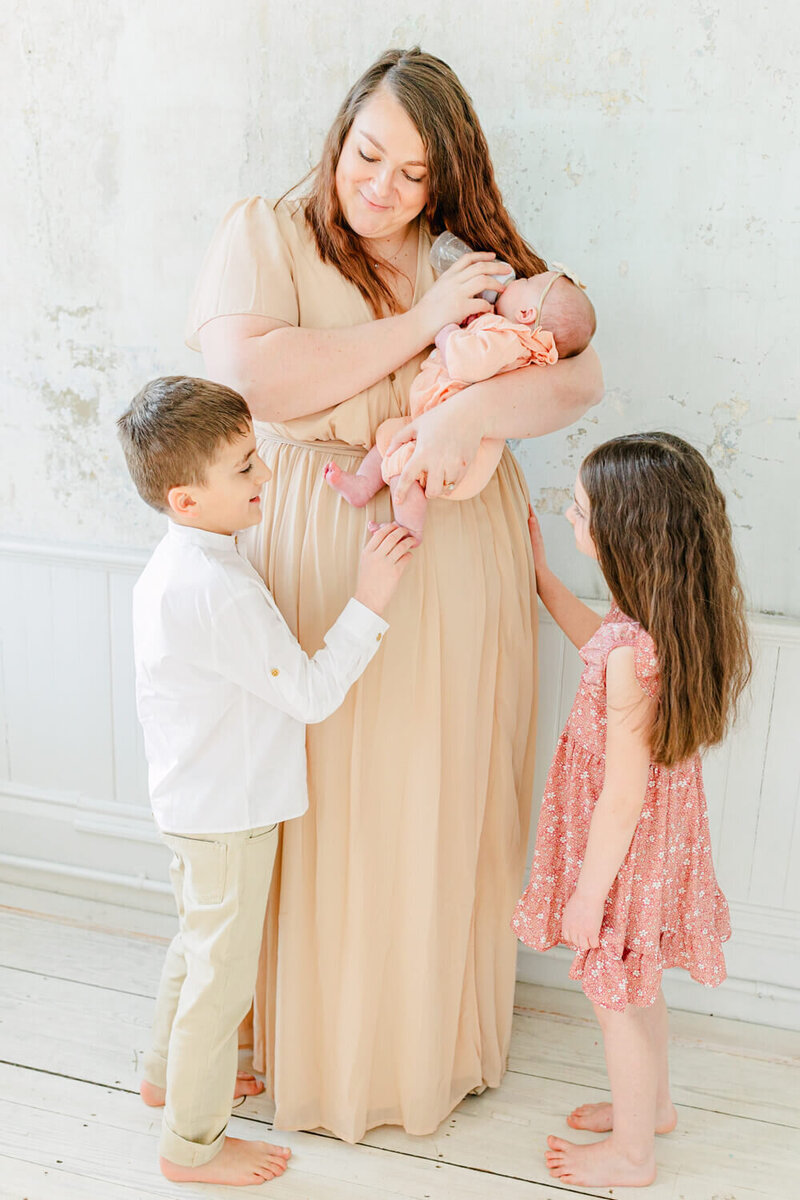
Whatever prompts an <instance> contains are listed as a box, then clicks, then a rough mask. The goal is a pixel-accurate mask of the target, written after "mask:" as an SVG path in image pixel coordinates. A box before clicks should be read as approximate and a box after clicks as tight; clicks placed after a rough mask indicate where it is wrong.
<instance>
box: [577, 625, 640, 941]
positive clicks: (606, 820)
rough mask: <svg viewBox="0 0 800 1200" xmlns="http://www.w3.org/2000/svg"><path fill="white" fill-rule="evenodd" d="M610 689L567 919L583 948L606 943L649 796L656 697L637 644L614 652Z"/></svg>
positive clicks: (608, 681) (608, 680)
mask: <svg viewBox="0 0 800 1200" xmlns="http://www.w3.org/2000/svg"><path fill="white" fill-rule="evenodd" d="M606 694H607V697H608V713H607V720H608V725H607V729H606V769H605V778H604V779H603V789H602V791H601V793H600V798H599V799H598V801H597V804H596V805H595V808H594V812H593V813H592V820H591V823H590V825H589V840H588V842H587V845H586V853H585V854H584V856H583V865H582V866H581V870H580V874H579V876H578V882H577V884H576V886H575V891H574V892H573V894H572V896H571V897H570V899H569V901H568V903H567V906H566V908H565V909H564V916H563V919H562V922H561V935H562V939H563V940H564V941H565V942H567V943H568V944H569V945H570V946H577V948H578V949H579V950H588V949H589V948H590V947H597V946H599V944H600V938H599V934H600V925H601V922H602V920H603V909H604V907H605V902H606V898H607V896H608V893H609V891H610V889H611V885H612V883H613V882H614V880H615V879H616V877H617V874H618V872H619V869H620V867H621V866H622V863H623V861H624V859H625V856H626V854H627V853H628V850H629V848H630V844H631V838H632V837H633V834H634V830H635V829H636V826H637V824H638V821H639V817H640V815H641V811H642V807H643V805H644V802H645V797H646V795H647V781H648V778H649V773H650V742H649V728H650V723H651V721H652V716H653V705H654V703H655V702H654V701H653V700H652V699H650V697H648V696H647V695H645V693H644V692H643V691H642V689H641V688H640V687H639V684H638V682H637V679H636V674H635V670H634V649H633V647H632V646H618V647H617V648H616V649H615V650H612V651H611V653H610V654H609V656H608V660H607V662H606Z"/></svg>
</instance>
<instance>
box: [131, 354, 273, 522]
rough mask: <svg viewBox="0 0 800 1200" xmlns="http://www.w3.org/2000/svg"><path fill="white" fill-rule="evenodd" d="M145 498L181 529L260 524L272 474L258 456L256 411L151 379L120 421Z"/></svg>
mask: <svg viewBox="0 0 800 1200" xmlns="http://www.w3.org/2000/svg"><path fill="white" fill-rule="evenodd" d="M117 431H118V434H119V439H120V442H121V443H122V449H123V450H124V452H125V460H126V462H127V464H128V470H129V471H130V474H131V479H132V480H133V482H134V484H135V485H136V490H137V491H138V493H139V495H140V496H141V497H142V499H143V500H144V501H145V502H146V503H147V504H149V505H150V506H151V507H152V508H155V509H157V510H158V511H159V512H163V513H167V515H168V516H169V517H170V518H171V519H172V520H173V521H176V522H178V524H181V525H191V526H194V527H195V528H198V529H206V530H209V531H210V532H211V533H235V532H236V531H237V530H239V529H246V528H247V527H248V526H249V525H257V524H258V522H259V521H260V519H261V505H260V498H261V488H262V487H263V485H264V483H265V482H266V481H267V480H268V479H269V478H270V476H271V472H270V471H269V469H268V468H267V467H266V466H265V465H264V463H263V462H262V461H261V459H260V458H259V457H258V452H257V450H256V443H255V436H254V434H253V422H252V420H251V417H250V410H249V409H248V407H247V404H246V403H245V401H244V399H243V398H242V397H241V396H240V395H239V393H238V392H234V391H233V390H232V389H231V388H228V387H224V386H223V385H222V384H220V383H212V382H211V381H210V380H208V379H192V378H189V377H188V376H185V375H170V376H165V377H163V378H161V379H153V380H151V381H150V383H147V384H145V386H144V387H143V388H142V390H141V391H140V392H139V393H138V395H136V396H135V397H134V398H133V400H132V401H131V404H130V407H129V408H128V409H127V411H126V412H124V413H123V414H122V416H121V417H120V418H119V420H118V421H117Z"/></svg>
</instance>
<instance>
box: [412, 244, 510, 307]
mask: <svg viewBox="0 0 800 1200" xmlns="http://www.w3.org/2000/svg"><path fill="white" fill-rule="evenodd" d="M471 249H472V247H471V246H468V245H467V243H466V242H462V240H461V238H460V237H456V235H455V234H454V233H451V232H450V230H449V229H445V231H444V233H440V234H439V236H438V237H437V239H436V241H435V242H434V243H433V245H432V246H431V266H432V267H433V269H434V271H435V272H436V274H437V275H441V274H442V272H443V271H446V270H447V268H448V267H452V265H453V263H454V262H458V260H459V259H460V258H462V257H463V256H464V255H465V254H469V253H470V251H471ZM489 266H491V263H490V264H489ZM503 266H504V267H506V266H508V264H507V263H503ZM487 270H488V268H487ZM514 278H515V275H514V272H513V271H512V270H510V269H509V270H507V271H504V272H503V274H502V275H495V279H497V280H498V282H499V283H502V284H506V283H511V280H512V279H514ZM481 296H482V297H483V299H484V300H488V302H489V304H494V302H495V300H496V299H497V296H498V293H497V292H492V291H488V290H487V291H485V292H481Z"/></svg>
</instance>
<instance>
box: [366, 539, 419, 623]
mask: <svg viewBox="0 0 800 1200" xmlns="http://www.w3.org/2000/svg"><path fill="white" fill-rule="evenodd" d="M370 528H372V526H370ZM418 545H419V542H418V541H417V539H416V538H415V537H413V535H412V534H410V533H409V532H408V530H407V529H404V528H403V526H402V525H397V524H396V523H395V522H393V523H392V524H390V525H379V526H378V527H377V529H375V532H374V533H373V534H372V537H371V538H370V539H369V541H368V542H367V544H366V546H365V547H364V549H363V550H362V551H361V565H360V567H359V571H358V584H357V586H356V590H355V598H356V600H359V601H360V602H361V603H362V604H365V605H366V606H367V608H371V609H372V611H373V612H374V613H377V614H378V616H380V615H381V613H382V612H383V610H384V608H385V607H386V605H387V604H388V603H389V601H390V600H391V598H392V596H393V595H394V592H395V589H396V587H397V585H398V583H399V582H400V576H401V575H402V574H403V572H404V571H405V569H406V567H407V566H408V564H409V562H410V561H411V551H412V550H414V549H415V548H416V547H417V546H418Z"/></svg>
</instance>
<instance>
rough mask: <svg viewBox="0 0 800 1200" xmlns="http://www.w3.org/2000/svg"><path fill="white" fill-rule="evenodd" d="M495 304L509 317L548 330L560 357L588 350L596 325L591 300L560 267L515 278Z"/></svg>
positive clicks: (501, 312)
mask: <svg viewBox="0 0 800 1200" xmlns="http://www.w3.org/2000/svg"><path fill="white" fill-rule="evenodd" d="M495 308H496V309H497V311H498V312H499V313H500V315H501V316H503V317H506V318H507V319H508V320H509V321H515V322H516V323H517V324H521V325H533V326H534V327H536V328H541V329H547V330H549V331H550V333H552V335H553V337H554V339H555V343H556V350H557V351H558V357H559V358H571V357H572V356H573V355H574V354H580V352H581V351H582V350H585V349H586V347H587V346H588V345H589V342H590V341H591V340H592V337H593V336H594V331H595V328H596V325H597V321H596V319H595V314H594V306H593V304H592V302H591V300H590V299H589V297H588V296H587V295H586V293H585V291H584V290H583V288H582V287H578V285H577V284H575V283H573V282H572V280H571V279H569V278H568V277H567V276H566V275H564V274H563V273H562V272H561V271H543V272H542V273H541V275H532V276H531V278H530V279H515V280H513V282H512V283H509V284H508V286H507V287H506V289H505V291H504V292H502V293H501V294H500V295H499V296H498V298H497V303H496V304H495Z"/></svg>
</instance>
